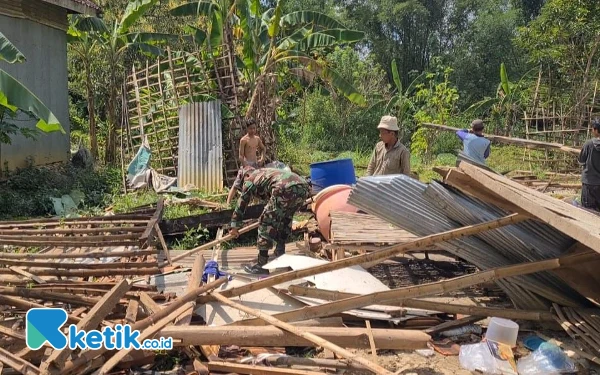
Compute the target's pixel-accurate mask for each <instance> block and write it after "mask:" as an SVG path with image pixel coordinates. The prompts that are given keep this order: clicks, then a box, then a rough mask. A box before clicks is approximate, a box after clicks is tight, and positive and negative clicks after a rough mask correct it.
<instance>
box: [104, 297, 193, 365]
mask: <svg viewBox="0 0 600 375" xmlns="http://www.w3.org/2000/svg"><path fill="white" fill-rule="evenodd" d="M193 304H194V302H188V303H187V304H185V305H183V306H181V307H180V308H178V309H177V310H175V311H173V312H172V313H170V314H169V315H167V316H166V317H164V318H162V319H161V320H159V321H158V322H156V323H154V324H153V325H151V326H150V327H148V328H146V329H144V330H143V331H142V332H141V333H140V335H139V337H138V341H139V342H140V343H143V342H144V341H145V340H146V339H149V338H151V337H152V336H154V335H155V334H156V333H157V332H158V331H160V330H161V329H162V328H164V327H165V326H166V325H167V324H169V323H171V322H172V321H174V320H175V319H176V318H177V317H178V316H180V315H181V314H183V313H184V312H185V311H186V310H187V309H188V308H189V307H190V306H192V305H193ZM133 350H134V348H133V347H130V348H125V349H121V350H119V351H118V352H117V353H116V354H115V355H114V356H112V357H111V358H110V359H109V360H108V361H106V363H105V364H104V365H102V367H101V368H100V369H99V370H98V371H96V372H95V375H106V374H107V373H109V372H110V370H112V369H113V368H114V367H115V366H116V365H117V364H118V363H119V362H120V361H121V360H122V359H123V358H125V356H127V355H128V354H129V353H130V352H132V351H133Z"/></svg>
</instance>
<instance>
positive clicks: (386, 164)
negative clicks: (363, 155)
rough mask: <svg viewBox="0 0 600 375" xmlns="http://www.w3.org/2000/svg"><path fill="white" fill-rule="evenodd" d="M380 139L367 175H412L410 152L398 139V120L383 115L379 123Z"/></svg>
mask: <svg viewBox="0 0 600 375" xmlns="http://www.w3.org/2000/svg"><path fill="white" fill-rule="evenodd" d="M377 129H379V139H381V142H378V143H377V145H375V150H373V154H372V155H371V161H370V162H369V166H368V167H367V176H380V175H387V174H405V175H407V176H410V175H411V173H410V152H409V151H408V149H407V148H406V147H404V145H403V144H402V143H400V141H399V140H398V131H399V130H400V129H399V128H398V120H397V119H396V118H395V117H393V116H383V117H382V118H381V121H379V125H378V126H377Z"/></svg>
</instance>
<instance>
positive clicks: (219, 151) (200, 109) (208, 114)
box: [177, 100, 223, 192]
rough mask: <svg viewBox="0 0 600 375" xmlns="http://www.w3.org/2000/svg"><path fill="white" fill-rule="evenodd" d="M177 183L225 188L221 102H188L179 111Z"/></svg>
mask: <svg viewBox="0 0 600 375" xmlns="http://www.w3.org/2000/svg"><path fill="white" fill-rule="evenodd" d="M178 163H179V165H178V172H177V174H178V176H177V184H178V186H179V187H184V186H185V185H187V184H192V185H194V186H196V187H197V188H199V189H201V190H204V191H208V192H214V191H219V190H221V189H222V188H223V140H222V133H221V101H220V100H215V101H211V102H203V103H190V104H186V105H184V106H183V107H181V108H180V110H179V161H178Z"/></svg>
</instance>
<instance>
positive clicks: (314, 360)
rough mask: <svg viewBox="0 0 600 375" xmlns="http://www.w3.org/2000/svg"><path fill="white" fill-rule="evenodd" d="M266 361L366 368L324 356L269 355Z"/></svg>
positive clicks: (342, 367)
mask: <svg viewBox="0 0 600 375" xmlns="http://www.w3.org/2000/svg"><path fill="white" fill-rule="evenodd" d="M266 361H267V362H268V363H269V364H270V365H271V366H288V367H292V366H304V367H326V368H336V369H342V370H363V371H364V370H366V368H365V367H364V366H362V365H359V364H358V363H353V364H349V363H346V362H343V361H340V360H337V359H324V358H301V357H292V356H285V357H269V358H267V359H266Z"/></svg>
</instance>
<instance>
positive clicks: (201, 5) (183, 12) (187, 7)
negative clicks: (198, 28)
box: [169, 1, 215, 17]
mask: <svg viewBox="0 0 600 375" xmlns="http://www.w3.org/2000/svg"><path fill="white" fill-rule="evenodd" d="M214 8H215V5H214V4H213V3H212V2H210V1H193V2H191V3H186V4H182V5H179V6H176V7H174V8H171V10H170V11H169V13H171V15H173V16H184V17H185V16H206V17H208V16H210V15H211V14H212V12H213V10H214Z"/></svg>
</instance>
